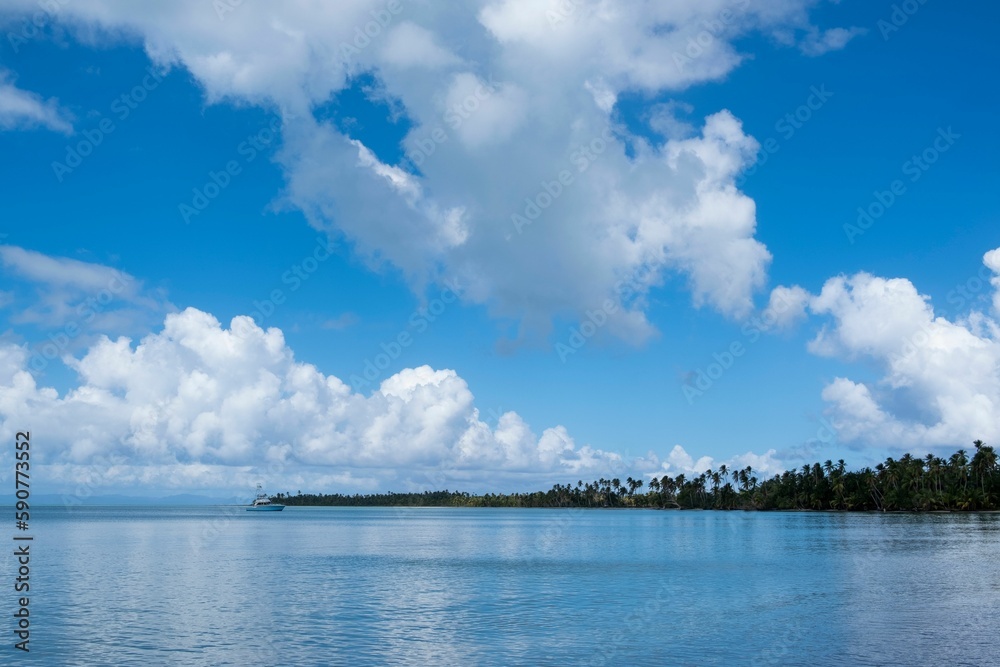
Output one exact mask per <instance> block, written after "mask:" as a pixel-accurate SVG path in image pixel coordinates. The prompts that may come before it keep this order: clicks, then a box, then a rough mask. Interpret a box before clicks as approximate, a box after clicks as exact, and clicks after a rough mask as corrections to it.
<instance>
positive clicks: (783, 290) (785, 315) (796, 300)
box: [763, 285, 812, 329]
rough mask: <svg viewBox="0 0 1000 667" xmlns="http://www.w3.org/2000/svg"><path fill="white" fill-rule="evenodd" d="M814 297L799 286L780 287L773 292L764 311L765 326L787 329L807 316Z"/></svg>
mask: <svg viewBox="0 0 1000 667" xmlns="http://www.w3.org/2000/svg"><path fill="white" fill-rule="evenodd" d="M811 299H812V295H811V294H809V292H808V291H807V290H805V289H804V288H802V287H799V286H798V285H793V286H792V287H785V286H783V285H782V286H778V287H775V288H774V289H773V290H771V297H770V298H769V299H768V302H767V308H765V310H764V318H763V319H764V325H765V327H766V328H768V329H772V328H773V329H786V328H788V327H791V326H792V325H794V324H795V323H797V322H799V321H800V320H802V319H803V318H805V316H806V307H807V306H808V305H809V301H810V300H811Z"/></svg>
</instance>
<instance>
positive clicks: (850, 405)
mask: <svg viewBox="0 0 1000 667" xmlns="http://www.w3.org/2000/svg"><path fill="white" fill-rule="evenodd" d="M995 252H996V251H994V253H995ZM996 256H997V255H995V254H993V253H988V254H987V255H986V258H985V260H984V261H985V262H986V264H987V265H989V264H990V262H991V261H992V260H993V259H995V258H996ZM810 309H811V310H812V311H813V312H814V313H816V314H819V315H826V316H829V317H830V318H831V320H832V322H831V323H830V324H829V325H827V326H824V328H823V329H822V330H821V331H820V332H819V333H818V334H817V335H816V337H815V338H814V339H813V340H812V342H811V343H810V345H809V349H810V350H811V351H812V352H814V353H816V354H820V355H826V356H836V357H842V358H845V359H848V360H867V361H869V362H871V363H874V364H875V366H876V368H877V369H879V371H880V372H881V373H882V377H881V378H880V379H879V380H878V381H877V382H869V383H863V382H856V381H853V380H850V379H848V378H844V377H838V378H836V379H834V380H833V381H832V382H831V383H830V384H828V385H827V386H826V388H825V389H824V390H823V394H822V395H823V399H824V400H825V401H827V402H828V403H829V414H830V417H831V422H832V423H833V424H834V426H835V427H836V429H837V435H838V438H839V439H840V440H841V441H843V442H848V443H850V442H856V443H860V444H865V445H875V446H894V447H910V448H930V447H935V446H951V447H954V446H956V445H959V446H961V445H966V444H968V443H969V442H971V441H972V440H974V439H977V438H981V439H983V440H987V441H993V440H997V439H998V438H1000V421H998V420H997V414H998V411H1000V327H998V326H997V323H996V322H995V321H993V320H992V319H990V318H989V317H987V316H986V315H984V314H983V313H979V312H972V313H971V314H969V315H968V316H966V317H964V318H959V319H956V320H955V321H949V320H948V319H946V318H944V317H940V316H936V315H935V313H934V309H933V307H932V306H931V304H930V300H929V298H928V297H926V296H924V295H922V294H920V293H919V292H918V291H917V289H916V287H914V285H913V284H912V283H910V281H908V280H905V279H901V278H895V279H886V278H880V277H876V276H872V275H869V274H866V273H859V274H856V275H854V276H851V277H844V276H840V277H837V278H832V279H830V280H828V281H827V283H826V284H825V285H824V286H823V289H822V291H821V292H820V294H819V295H818V296H816V297H815V298H813V299H812V301H811V303H810Z"/></svg>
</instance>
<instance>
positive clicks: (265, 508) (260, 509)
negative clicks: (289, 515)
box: [247, 505, 285, 512]
mask: <svg viewBox="0 0 1000 667" xmlns="http://www.w3.org/2000/svg"><path fill="white" fill-rule="evenodd" d="M283 509H285V506H284V505H261V506H259V507H248V508H247V512H280V511H281V510H283Z"/></svg>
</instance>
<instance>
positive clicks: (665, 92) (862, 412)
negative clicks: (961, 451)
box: [0, 0, 1000, 496]
mask: <svg viewBox="0 0 1000 667" xmlns="http://www.w3.org/2000/svg"><path fill="white" fill-rule="evenodd" d="M998 19H1000V9H997V8H995V7H993V6H992V5H989V4H987V3H978V2H954V3H945V2H941V1H940V0H923V1H920V0H906V1H905V2H860V1H851V0H843V1H841V2H834V1H832V0H831V1H825V2H824V1H819V0H769V1H767V2H754V1H753V0H698V1H697V2H694V1H692V0H677V1H674V2H652V1H649V2H635V3H629V4H627V5H625V4H618V3H610V2H598V1H592V0H553V1H551V2H549V1H547V0H478V1H470V2H461V3H431V2H425V1H418V0H372V1H369V0H352V1H350V2H347V1H345V2H338V3H325V2H318V1H307V0H299V1H294V2H286V3H281V4H280V5H274V4H271V3H256V2H250V1H240V0H213V1H209V0H183V1H173V2H159V1H152V2H147V3H130V2H123V1H118V0H42V1H37V0H35V1H32V0H8V1H7V2H5V3H4V6H3V8H2V9H0V35H3V39H2V40H0V243H2V245H0V440H3V441H6V442H11V443H12V442H13V441H14V436H15V433H16V432H18V431H24V430H30V431H31V434H32V441H33V443H34V445H33V450H32V462H33V463H34V464H35V472H34V475H35V477H34V483H35V487H34V488H36V489H37V490H39V491H41V492H51V493H64V494H66V493H70V494H72V493H76V494H78V495H80V494H100V493H124V494H133V495H153V496H155V495H166V494H174V493H204V494H220V493H241V492H246V491H247V490H248V489H252V488H253V485H254V484H255V483H256V482H257V481H263V482H264V483H265V485H266V486H267V487H268V488H269V489H270V490H272V491H275V492H277V491H288V490H290V491H297V490H302V491H304V492H305V491H309V492H321V493H333V492H345V493H354V492H362V493H363V492H372V491H385V490H398V491H403V490H414V491H419V490H427V489H441V488H449V489H454V488H459V489H462V490H467V491H470V492H487V491H515V490H528V489H538V488H547V487H548V486H550V485H551V484H554V483H575V482H576V480H578V479H584V480H590V479H597V478H600V477H607V478H611V477H620V478H623V479H624V478H625V477H626V476H629V475H632V476H634V477H637V478H639V477H641V478H643V479H648V478H649V477H651V476H654V475H655V476H662V475H664V474H669V475H671V476H675V475H677V474H680V473H685V474H690V473H692V472H695V473H698V472H704V471H705V470H706V469H707V468H709V467H717V466H718V465H720V464H722V463H726V464H727V465H729V466H730V467H733V466H738V467H745V466H747V465H750V466H752V467H753V469H754V470H756V471H758V474H760V475H765V476H767V475H771V474H775V473H778V472H780V471H782V470H784V469H787V468H791V467H799V466H801V465H803V464H804V463H811V462H813V461H824V460H827V459H831V460H834V461H836V460H838V459H844V460H845V462H846V463H847V464H848V465H849V466H850V467H853V468H857V467H862V466H866V465H872V464H874V463H876V462H877V461H879V460H882V459H883V458H885V457H886V456H899V455H901V454H902V453H904V452H911V453H914V454H917V455H923V454H926V453H929V452H934V453H939V454H944V453H951V452H953V451H955V450H956V449H958V448H967V449H968V448H970V447H971V442H972V441H973V440H975V439H977V438H978V439H982V440H985V441H987V442H996V441H997V440H998V439H1000V419H998V417H997V415H998V414H1000V329H998V324H997V323H998V321H1000V232H998V230H1000V228H998V224H997V223H998V214H997V209H996V203H995V192H996V183H997V181H998V166H997V161H996V159H995V155H996V154H997V153H998V151H1000V140H998V134H997V132H996V130H995V122H996V115H995V111H996V108H997V102H998V94H997V90H996V87H995V86H994V85H993V79H994V78H995V77H994V70H995V68H996V63H997V53H998V48H1000V47H998V46H997V45H996V41H995V39H994V35H995V32H996V29H997V27H998V23H1000V21H998ZM991 193H993V194H991ZM13 466H14V459H13V447H6V448H4V449H3V451H2V453H0V480H7V481H9V480H10V479H12V470H13Z"/></svg>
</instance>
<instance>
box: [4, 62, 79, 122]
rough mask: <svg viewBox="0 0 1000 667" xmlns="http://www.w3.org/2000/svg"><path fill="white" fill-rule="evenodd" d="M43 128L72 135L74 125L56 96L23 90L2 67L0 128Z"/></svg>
mask: <svg viewBox="0 0 1000 667" xmlns="http://www.w3.org/2000/svg"><path fill="white" fill-rule="evenodd" d="M35 127H44V128H46V129H49V130H52V131H54V132H61V133H63V134H72V133H73V125H72V124H71V123H70V121H69V119H68V114H67V113H66V111H65V110H63V109H61V108H60V107H59V103H58V101H56V100H54V99H49V100H45V99H43V98H42V97H41V96H40V95H38V94H36V93H32V92H30V91H27V90H22V89H20V88H18V87H17V86H15V85H14V84H13V83H12V81H11V75H10V73H9V72H7V71H6V70H4V69H2V68H0V130H15V129H30V128H35Z"/></svg>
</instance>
